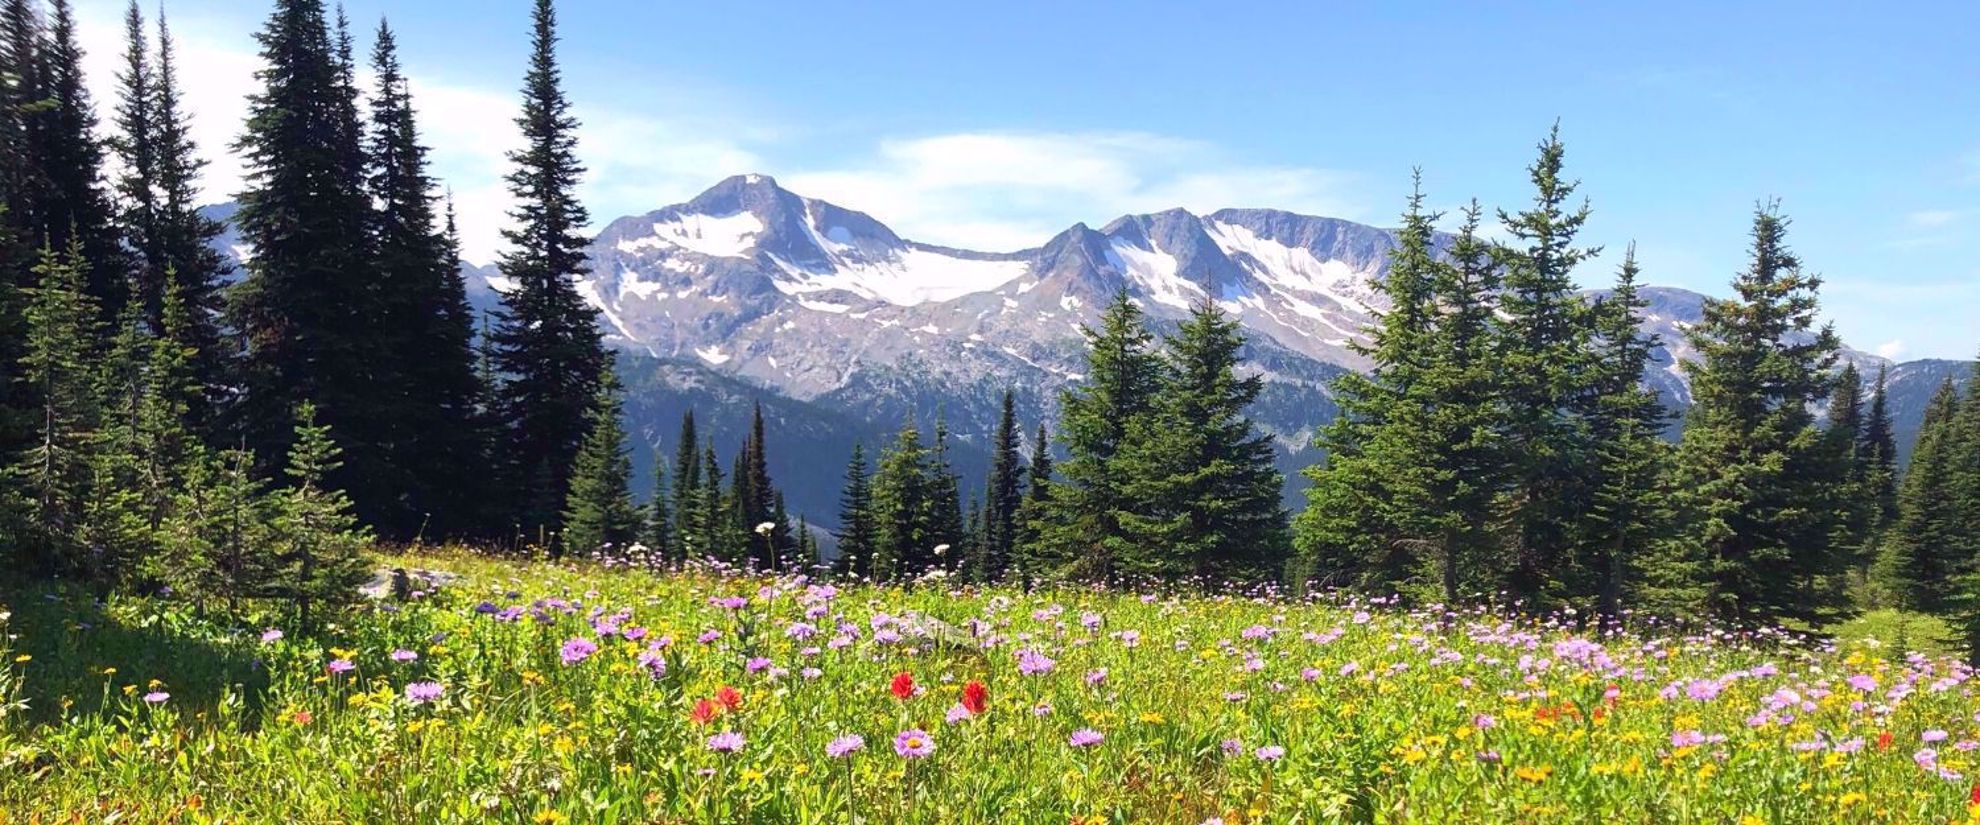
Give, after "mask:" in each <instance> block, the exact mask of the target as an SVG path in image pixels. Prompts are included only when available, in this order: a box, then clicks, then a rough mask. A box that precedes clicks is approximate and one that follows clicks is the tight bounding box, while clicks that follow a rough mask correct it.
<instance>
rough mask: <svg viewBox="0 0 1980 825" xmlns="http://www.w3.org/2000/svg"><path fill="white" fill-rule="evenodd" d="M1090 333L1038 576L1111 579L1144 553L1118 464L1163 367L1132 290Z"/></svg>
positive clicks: (1066, 409) (1064, 430)
mask: <svg viewBox="0 0 1980 825" xmlns="http://www.w3.org/2000/svg"><path fill="white" fill-rule="evenodd" d="M1081 331H1082V333H1083V334H1084V335H1085V336H1086V343H1087V353H1086V359H1087V366H1086V369H1085V370H1084V372H1085V374H1086V376H1087V377H1086V381H1085V383H1084V384H1082V385H1080V386H1077V387H1073V388H1069V389H1067V390H1066V391H1065V393H1064V395H1063V397H1062V398H1061V400H1060V403H1059V407H1060V421H1059V427H1060V436H1061V437H1062V438H1063V439H1064V440H1065V445H1066V450H1067V452H1068V453H1069V454H1070V455H1069V457H1068V458H1067V459H1066V460H1065V461H1064V462H1062V463H1060V465H1059V468H1058V470H1059V475H1060V476H1061V477H1062V478H1061V480H1058V481H1054V482H1053V483H1052V484H1053V487H1052V490H1051V495H1050V505H1049V507H1048V508H1047V509H1046V510H1045V512H1044V513H1043V514H1042V515H1043V517H1042V518H1040V519H1039V520H1037V521H1036V522H1035V524H1036V529H1037V530H1038V537H1037V539H1036V544H1037V547H1036V549H1035V551H1034V555H1035V557H1036V558H1037V560H1038V566H1037V567H1034V569H1033V570H1031V571H1028V572H1030V573H1032V574H1034V575H1041V574H1042V575H1055V576H1069V577H1073V578H1080V579H1088V580H1104V579H1107V578H1109V577H1111V576H1113V575H1114V573H1115V572H1116V569H1117V568H1116V561H1117V559H1120V558H1122V557H1127V556H1132V555H1133V554H1135V553H1136V552H1138V550H1139V549H1140V548H1138V547H1137V546H1136V545H1135V537H1134V536H1132V535H1131V534H1130V533H1129V532H1128V530H1127V529H1125V528H1124V527H1123V526H1122V516H1123V514H1125V513H1127V512H1129V511H1130V509H1131V508H1132V506H1133V502H1132V501H1131V500H1130V498H1129V496H1128V492H1127V486H1128V484H1129V480H1128V479H1127V478H1126V477H1125V476H1124V475H1123V474H1122V472H1121V468H1120V467H1119V466H1118V464H1117V461H1116V459H1117V458H1118V456H1119V455H1120V454H1121V452H1122V449H1123V447H1124V446H1125V445H1126V443H1127V441H1128V439H1129V438H1130V437H1132V436H1133V435H1134V434H1135V433H1136V430H1135V429H1134V427H1133V425H1134V424H1135V423H1136V422H1137V421H1138V420H1139V419H1140V418H1141V417H1142V416H1144V415H1145V414H1147V413H1148V411H1149V410H1150V409H1151V408H1152V407H1153V406H1154V397H1155V393H1156V391H1157V389H1158V388H1159V382H1160V380H1161V370H1162V363H1161V360H1160V358H1159V357H1158V356H1157V355H1156V353H1155V351H1154V348H1153V336H1152V335H1151V334H1150V333H1149V332H1148V329H1147V327H1146V325H1145V324H1144V323H1143V319H1142V313H1141V309H1140V308H1139V307H1137V306H1135V304H1134V302H1133V301H1132V300H1130V299H1129V297H1128V294H1127V291H1126V290H1125V289H1123V290H1121V291H1120V292H1119V293H1117V294H1116V295H1115V296H1114V300H1113V301H1112V302H1111V303H1110V304H1108V306H1107V308H1106V310H1105V311H1104V312H1103V313H1102V314H1101V317H1100V327H1099V328H1098V329H1095V328H1092V327H1082V329H1081Z"/></svg>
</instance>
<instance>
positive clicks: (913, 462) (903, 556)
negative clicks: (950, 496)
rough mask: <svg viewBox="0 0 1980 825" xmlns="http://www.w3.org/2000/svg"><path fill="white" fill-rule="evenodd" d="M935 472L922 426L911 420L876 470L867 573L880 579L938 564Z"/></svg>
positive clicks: (913, 573)
mask: <svg viewBox="0 0 1980 825" xmlns="http://www.w3.org/2000/svg"><path fill="white" fill-rule="evenodd" d="M933 478H934V472H933V470H932V467H931V464H930V458H929V453H928V448H927V446H926V445H924V444H923V443H922V440H921V431H920V430H919V429H917V428H916V427H915V426H914V422H912V421H910V422H908V423H907V424H905V425H903V426H902V427H901V431H900V433H899V434H898V435H896V436H895V437H894V443H893V446H892V447H890V448H889V449H887V451H886V452H883V453H881V455H880V465H879V468H878V469H877V470H876V471H875V472H874V474H873V488H872V495H873V503H872V513H873V534H874V541H873V551H872V553H871V554H870V555H869V558H870V559H871V561H870V562H868V563H867V564H866V570H865V572H867V574H868V575H871V576H872V577H873V578H875V579H877V580H880V581H894V580H897V579H902V578H913V577H915V576H919V575H921V574H922V573H924V572H927V570H928V569H929V568H931V567H933V566H934V565H935V562H936V557H935V553H934V549H935V544H936V542H935V541H933V540H932V539H933V536H934V530H935V523H936V512H935V510H936V508H935V491H934V489H933V483H932V482H933Z"/></svg>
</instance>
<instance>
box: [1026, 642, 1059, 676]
mask: <svg viewBox="0 0 1980 825" xmlns="http://www.w3.org/2000/svg"><path fill="white" fill-rule="evenodd" d="M1017 659H1018V672H1019V673H1022V674H1024V675H1026V676H1038V675H1042V674H1046V673H1051V672H1052V667H1053V666H1054V665H1056V664H1058V663H1057V662H1054V661H1052V660H1051V659H1050V658H1048V657H1047V656H1046V655H1045V654H1043V653H1039V652H1038V651H1036V650H1032V649H1031V648H1028V647H1027V648H1025V649H1023V650H1020V651H1018V653H1017Z"/></svg>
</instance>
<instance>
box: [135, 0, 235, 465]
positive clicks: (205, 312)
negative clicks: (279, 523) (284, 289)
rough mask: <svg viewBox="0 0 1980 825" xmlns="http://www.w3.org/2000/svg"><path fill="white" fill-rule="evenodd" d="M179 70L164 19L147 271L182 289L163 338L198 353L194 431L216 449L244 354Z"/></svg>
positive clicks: (190, 413) (191, 410)
mask: <svg viewBox="0 0 1980 825" xmlns="http://www.w3.org/2000/svg"><path fill="white" fill-rule="evenodd" d="M176 67H177V59H176V56H175V55H174V53H173V48H172V32H171V29H170V28H169V27H168V26H167V24H166V22H165V16H164V15H163V14H162V13H161V14H160V15H159V17H158V61H157V76H156V82H155V83H154V85H153V89H154V90H155V93H156V104H155V105H154V107H153V109H152V113H151V119H152V123H153V125H154V126H155V127H156V130H157V136H156V138H155V139H154V146H155V152H156V157H155V160H154V169H155V171H156V183H155V187H156V190H157V194H156V197H157V212H156V214H155V216H154V223H155V227H156V230H157V232H158V239H157V240H156V242H155V244H154V245H155V246H156V250H157V256H158V257H157V258H156V260H149V261H148V263H147V264H146V265H147V266H150V267H153V268H155V269H156V270H157V272H159V273H162V277H163V279H164V281H167V282H170V283H171V284H176V285H177V291H178V293H179V300H180V301H181V302H183V305H184V307H185V315H184V317H183V318H182V319H181V322H180V323H178V324H176V325H173V324H168V323H165V322H164V321H163V320H162V319H161V321H160V334H162V335H167V336H170V337H171V338H172V339H173V340H174V341H176V342H177V344H178V345H179V346H180V347H181V348H182V349H183V350H185V351H186V352H188V353H190V359H191V360H190V361H188V366H189V368H190V369H191V375H192V381H193V382H194V386H195V388H196V389H197V390H198V391H197V392H195V393H193V394H192V395H190V396H188V397H187V405H188V406H187V412H186V415H187V419H186V423H187V426H188V427H190V428H191V430H192V432H193V433H195V434H196V435H198V436H199V437H200V438H201V439H203V440H205V441H206V442H207V443H209V444H213V443H218V442H220V441H222V440H223V433H222V432H221V430H222V429H223V426H222V421H221V419H222V413H223V411H224V410H225V408H226V407H227V405H228V404H229V403H230V401H231V400H232V399H233V398H234V395H235V393H234V389H235V387H236V385H237V384H238V383H239V382H238V375H237V372H238V365H237V363H236V362H237V361H238V358H239V356H240V352H239V347H238V344H237V342H236V341H234V340H233V339H232V338H231V337H230V336H228V335H227V334H225V332H224V331H223V330H222V329H221V320H222V318H223V317H224V315H225V310H226V301H225V300H224V299H223V297H222V292H221V285H222V284H223V283H224V282H225V280H226V279H227V277H228V276H229V275H230V274H231V273H232V271H233V267H232V266H231V265H230V264H229V263H228V262H227V259H226V258H225V257H223V256H222V255H221V254H220V251H219V250H218V249H216V248H215V243H214V240H215V239H216V238H218V237H220V234H221V233H222V232H223V231H225V227H222V226H221V225H220V223H219V222H218V221H215V220H213V219H212V218H208V217H207V216H205V215H204V214H201V213H200V211H199V197H200V190H199V174H200V170H202V169H204V168H205V167H206V160H205V159H204V158H202V157H200V155H199V147H198V145H197V144H195V143H194V142H193V139H192V123H191V120H190V118H189V116H188V115H187V114H186V112H185V111H184V107H183V105H182V103H181V98H180V90H179V80H178V70H177V68H176ZM147 254H149V253H147ZM160 312H161V314H162V313H163V308H162V305H161V309H160Z"/></svg>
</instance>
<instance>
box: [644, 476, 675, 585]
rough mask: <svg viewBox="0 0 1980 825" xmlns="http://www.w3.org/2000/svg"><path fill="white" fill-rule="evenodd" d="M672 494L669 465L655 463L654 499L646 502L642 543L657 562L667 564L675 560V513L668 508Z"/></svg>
mask: <svg viewBox="0 0 1980 825" xmlns="http://www.w3.org/2000/svg"><path fill="white" fill-rule="evenodd" d="M671 497H672V496H671V494H669V493H668V491H667V465H666V462H664V461H657V460H656V461H654V462H653V498H651V499H649V500H648V501H647V502H646V512H645V513H644V514H643V515H644V517H645V525H644V529H643V530H642V531H641V532H640V534H639V535H640V538H639V540H640V543H641V544H644V545H646V551H647V553H648V554H649V555H651V556H652V558H654V559H655V560H657V561H659V562H661V563H667V562H670V561H672V560H673V559H674V540H675V538H676V535H675V533H674V513H673V508H672V507H670V506H668V501H669V499H670V498H671Z"/></svg>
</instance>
